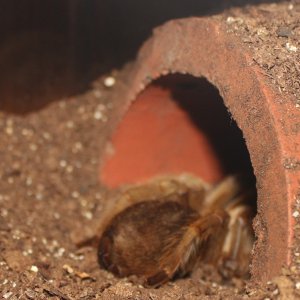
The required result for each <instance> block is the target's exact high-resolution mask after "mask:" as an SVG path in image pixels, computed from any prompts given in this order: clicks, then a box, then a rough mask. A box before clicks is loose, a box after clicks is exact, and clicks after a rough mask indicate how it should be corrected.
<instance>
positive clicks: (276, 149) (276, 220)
mask: <svg viewBox="0 0 300 300" xmlns="http://www.w3.org/2000/svg"><path fill="white" fill-rule="evenodd" d="M248 51H249V50H245V48H244V46H243V45H242V43H241V42H240V41H239V40H238V38H237V37H235V36H233V35H231V34H229V33H228V32H227V31H226V28H225V26H224V24H222V23H219V22H218V21H216V20H212V19H209V18H190V19H183V20H176V21H171V22H168V23H167V24H165V25H164V26H162V27H160V28H158V29H156V30H155V32H154V36H153V37H152V38H151V39H149V40H148V41H147V42H146V43H145V44H144V46H143V47H142V49H141V51H140V52H139V56H138V58H137V60H136V61H135V63H134V64H133V66H132V67H131V69H130V70H128V71H127V78H126V82H125V81H124V82H123V83H120V84H119V87H118V88H117V89H116V92H115V95H114V96H115V97H118V98H122V104H121V105H120V106H119V107H118V108H117V110H118V111H117V114H118V118H117V119H118V121H117V122H116V123H115V124H113V125H114V126H113V127H112V132H111V134H112V135H111V138H110V142H109V143H108V145H107V147H106V148H105V151H104V152H103V153H102V154H101V155H102V164H101V166H100V179H101V180H102V182H103V183H104V184H106V185H107V186H108V187H117V186H119V185H121V184H124V183H130V182H136V181H141V180H144V179H146V178H148V177H152V176H155V175H159V174H162V173H168V172H171V173H174V172H175V173H177V172H183V171H184V172H192V173H195V174H197V175H199V176H201V177H203V178H205V179H206V180H208V181H211V182H213V181H216V180H218V179H219V178H220V177H222V176H223V175H224V173H226V172H229V171H234V170H238V169H239V166H238V164H235V163H234V161H235V159H234V158H235V156H234V155H233V156H232V154H230V149H227V150H226V149H225V150H224V151H225V152H226V151H227V152H226V155H224V156H222V154H220V153H218V149H220V148H219V147H215V145H216V144H214V143H212V141H211V139H210V136H209V134H208V132H209V129H207V128H212V127H211V126H213V125H212V124H216V125H217V128H223V125H222V124H225V123H224V122H226V120H225V119H226V118H223V117H222V116H223V115H222V114H224V111H225V110H224V109H223V108H222V105H220V104H218V105H217V106H216V107H217V109H216V110H215V111H214V109H212V108H210V112H212V115H211V120H213V122H212V121H211V122H210V125H209V126H207V127H205V126H204V127H203V126H195V122H194V121H193V120H191V119H192V118H191V112H194V113H195V112H197V110H198V112H200V111H201V109H200V108H199V107H197V105H191V107H192V108H186V107H184V108H183V107H182V105H183V106H184V103H186V102H185V101H188V100H186V99H184V98H185V97H186V96H185V97H182V98H181V102H176V101H174V100H176V99H177V97H176V93H177V94H178V90H176V89H178V81H177V82H176V80H179V82H180V85H181V88H182V82H183V83H186V82H188V84H187V85H186V86H187V90H188V89H189V88H190V87H189V86H191V85H190V83H193V84H196V85H197V84H198V85H201V84H204V85H206V87H205V88H203V89H202V91H205V93H204V94H203V95H202V96H201V97H200V96H199V94H197V95H196V96H195V95H194V94H195V91H194V92H191V91H189V92H187V91H185V92H184V94H185V95H192V96H191V98H193V96H195V97H196V98H197V99H199V97H200V100H201V101H200V102H201V103H203V99H204V100H205V103H208V105H210V104H209V103H210V102H211V101H217V102H219V103H220V99H223V100H224V103H225V105H226V107H227V109H228V110H229V112H230V113H231V115H232V117H233V119H234V120H235V121H236V122H237V124H238V127H239V128H240V129H241V131H242V133H243V136H244V138H245V140H246V145H247V148H248V150H249V153H250V158H251V163H252V166H253V169H254V174H255V176H256V179H257V192H258V213H257V216H256V218H255V221H254V228H255V231H256V235H257V243H256V245H255V249H254V257H253V264H252V274H253V279H254V280H256V281H264V280H268V279H270V278H272V277H273V276H275V275H277V274H278V273H279V272H280V269H281V266H282V265H283V264H288V263H290V261H291V253H290V251H291V250H290V248H291V246H292V244H293V238H294V236H293V224H294V222H293V216H292V208H293V205H294V202H295V200H296V196H297V192H298V191H299V190H298V189H299V177H300V163H299V162H300V151H299V149H300V142H299V140H300V135H299V131H298V132H296V131H295V130H294V129H293V128H294V127H293V122H294V120H297V119H298V120H299V119H300V113H299V111H297V109H296V108H295V107H293V106H292V104H291V101H279V100H281V99H282V97H283V95H281V94H277V92H276V91H277V89H276V88H275V87H274V86H272V84H271V83H270V82H269V80H268V78H267V77H265V76H263V75H262V72H261V70H260V69H259V67H258V66H256V65H254V64H253V63H252V58H251V53H249V52H248ZM172 73H179V74H190V75H192V76H193V77H190V76H179V77H178V76H167V77H166V78H167V79H165V80H166V81H168V82H167V83H166V82H161V81H159V82H156V81H155V80H156V79H157V78H159V77H161V76H166V75H167V74H172ZM203 77H204V78H206V79H207V80H208V82H209V83H211V84H212V85H213V86H215V87H216V88H217V89H218V91H219V93H220V95H221V97H220V96H218V95H217V94H216V92H215V91H214V90H213V86H212V85H210V84H209V83H208V82H204V81H205V80H204V79H199V78H203ZM178 78H179V79H178ZM162 80H164V79H162ZM170 81H171V82H170ZM174 81H175V83H174ZM153 82H154V84H151V83H153ZM145 87H147V88H146V89H145ZM184 88H185V87H184V84H183V89H184ZM196 90H197V88H196ZM193 93H194V94H193ZM174 95H175V96H174ZM134 100H136V101H134ZM119 103H120V102H119ZM218 107H219V108H218ZM189 109H190V110H189ZM198 120H201V118H200V117H199V119H198ZM224 127H226V126H225V125H224ZM227 128H228V126H227ZM220 132H222V130H221V129H220ZM235 132H236V133H235V134H233V135H232V134H229V135H227V133H228V132H227V133H226V132H225V133H224V134H223V135H222V134H221V135H220V134H219V135H218V134H214V135H212V136H213V137H214V138H216V139H217V137H218V136H219V137H220V138H221V139H222V140H223V141H224V143H226V140H227V137H229V141H228V143H229V144H230V143H231V144H232V145H234V146H233V148H231V149H236V150H237V152H236V153H235V154H236V155H240V153H242V155H241V156H240V157H239V156H236V158H237V160H238V161H241V162H242V164H244V165H243V167H242V168H244V167H245V168H251V167H249V166H247V153H246V152H247V151H246V150H245V149H242V148H243V146H238V145H241V142H238V141H241V136H240V135H239V133H238V132H237V131H236V130H235ZM233 136H235V137H234V138H232V137H233ZM239 147H241V148H239ZM219 152H220V151H219ZM221 152H222V151H221ZM227 160H231V161H230V164H229V165H230V166H231V168H232V170H230V167H229V168H228V166H227V167H226V165H224V162H226V161H227Z"/></svg>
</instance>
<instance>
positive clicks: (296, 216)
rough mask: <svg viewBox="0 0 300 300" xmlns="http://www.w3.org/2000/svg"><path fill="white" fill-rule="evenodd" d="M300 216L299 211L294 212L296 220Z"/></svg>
mask: <svg viewBox="0 0 300 300" xmlns="http://www.w3.org/2000/svg"><path fill="white" fill-rule="evenodd" d="M299 215H300V213H299V211H297V210H296V211H294V212H293V217H294V218H298V217H299Z"/></svg>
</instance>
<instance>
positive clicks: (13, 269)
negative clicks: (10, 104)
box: [0, 3, 300, 300]
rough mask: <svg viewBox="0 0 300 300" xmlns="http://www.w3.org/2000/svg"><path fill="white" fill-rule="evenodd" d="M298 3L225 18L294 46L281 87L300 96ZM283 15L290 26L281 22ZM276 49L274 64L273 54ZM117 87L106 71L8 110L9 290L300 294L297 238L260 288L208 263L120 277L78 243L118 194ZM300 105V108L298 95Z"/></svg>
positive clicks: (5, 230)
mask: <svg viewBox="0 0 300 300" xmlns="http://www.w3.org/2000/svg"><path fill="white" fill-rule="evenodd" d="M290 4H291V3H289V4H280V5H279V4H276V5H275V4H274V5H264V6H261V7H260V8H259V9H254V8H252V9H249V11H243V12H242V11H231V12H228V16H232V17H233V19H228V17H225V19H224V22H227V23H228V24H229V23H230V24H229V25H228V26H229V29H231V30H233V31H235V32H237V34H239V35H241V37H244V38H245V43H249V44H251V45H252V47H254V46H253V45H254V44H255V45H260V44H259V43H262V45H264V44H268V45H270V44H271V42H274V43H275V41H277V42H276V45H277V46H278V47H281V48H282V47H283V46H282V45H283V44H284V45H285V48H284V49H285V50H283V52H281V56H280V58H279V62H281V63H280V64H279V66H278V70H279V71H280V70H281V72H282V76H280V78H281V80H282V81H281V82H280V83H279V86H280V88H281V89H282V90H283V91H284V92H286V93H294V94H296V95H298V99H299V76H300V75H299V69H298V67H299V65H297V64H296V63H295V62H298V63H299V61H300V60H299V53H300V45H299V30H300V25H299V11H298V12H297V9H299V8H297V5H296V3H294V6H293V8H292V9H290V7H289V6H288V5H290ZM283 10H284V13H282V11H283ZM237 15H238V17H239V18H240V19H241V20H242V21H241V20H240V19H237ZM297 16H298V17H297ZM276 18H277V19H276ZM275 19H276V20H275ZM256 20H260V21H259V22H258V21H256ZM262 20H263V21H262ZM249 24H250V25H251V26H250V25H249ZM279 24H281V25H282V26H284V28H283V27H282V28H281V29H280V28H278V25H279ZM234 26H235V27H234ZM286 28H288V29H286ZM278 30H279V31H278ZM249 32H250V33H249ZM275 32H277V35H275V34H274V33H275ZM289 32H291V34H290V33H289ZM271 33H272V34H271ZM285 35H289V36H287V37H285ZM258 36H259V37H258ZM264 39H265V40H264ZM266 39H267V40H266ZM286 43H289V45H290V46H295V47H298V52H296V53H294V51H293V50H289V49H294V48H291V47H290V46H286ZM272 49H273V48H272ZM254 50H255V53H256V54H255V57H254V61H255V62H257V63H258V64H259V65H261V66H263V67H264V66H265V67H264V68H266V73H267V74H269V75H270V76H272V77H271V78H273V79H274V80H277V81H276V82H278V79H276V78H277V77H276V76H277V75H276V74H278V71H276V68H277V65H276V64H275V69H274V67H272V68H270V65H272V60H273V59H274V55H273V54H272V52H270V51H269V50H270V49H269V48H263V47H258V46H257V47H256V48H255V47H254ZM267 55H268V56H267ZM266 57H268V60H267V61H268V62H270V63H265V59H266ZM297 57H298V59H296V58H297ZM276 61H278V60H276ZM265 64H266V65H265ZM290 64H292V65H293V69H292V70H293V71H289V72H287V71H284V70H287V69H288V70H290V69H291V66H290ZM268 66H269V67H268ZM272 70H274V72H275V73H276V74H275V73H274V74H273V73H272V72H273V71H272ZM297 72H298V73H297ZM114 76H115V78H116V80H117V84H118V82H120V81H122V77H123V76H124V74H118V73H114ZM127 80H128V79H127ZM297 80H298V81H297ZM297 82H298V83H297ZM297 84H298V85H297ZM297 87H298V88H297ZM112 90H113V88H110V89H109V88H105V87H104V85H103V78H99V80H98V81H97V82H95V83H94V84H93V86H92V87H91V89H90V90H88V91H86V92H85V93H84V94H80V95H77V96H76V97H69V98H64V99H61V100H57V101H56V102H53V103H52V104H50V105H48V106H46V107H44V108H43V109H41V110H39V111H35V112H33V111H32V112H31V113H29V114H26V115H17V114H14V113H13V112H12V111H10V112H8V111H7V110H2V111H0V139H1V144H0V154H1V160H0V166H1V167H0V179H1V180H0V205H1V208H0V251H1V253H0V292H1V295H2V297H3V298H4V299H153V300H154V299H199V298H200V299H248V298H250V299H276V298H278V297H281V299H295V298H296V297H297V295H298V296H299V297H300V275H299V274H300V271H299V266H300V264H299V263H300V262H299V258H298V257H299V251H298V249H299V247H300V246H299V245H300V242H299V243H297V244H296V245H295V251H294V255H295V259H294V263H293V265H292V266H291V267H289V268H288V269H287V268H284V269H283V276H280V277H277V278H275V279H274V281H273V282H269V283H268V284H266V285H264V286H262V287H260V288H258V287H257V286H253V285H252V284H251V283H250V282H244V281H242V280H239V279H233V280H232V281H230V282H223V281H222V279H221V277H220V276H219V275H218V273H217V272H216V271H215V270H213V269H212V268H210V267H209V266H206V267H204V268H202V269H198V270H196V271H195V272H194V273H193V274H192V275H191V276H190V277H189V278H185V279H180V280H176V281H174V282H170V283H168V284H166V285H164V286H163V287H161V288H159V289H146V288H143V287H142V286H140V285H138V284H136V283H134V282H135V281H134V279H126V278H125V279H118V278H115V277H113V276H112V275H111V274H110V273H108V272H106V271H104V270H101V269H100V268H99V265H98V262H97V259H96V251H95V249H94V248H91V247H85V248H81V249H78V248H77V247H76V243H78V242H79V241H82V240H84V239H85V238H87V237H89V236H91V235H92V234H93V233H94V232H95V230H96V228H97V223H98V222H97V220H98V219H99V217H100V216H101V210H102V207H103V204H104V202H105V201H108V193H107V192H106V191H105V189H104V188H103V187H101V186H100V184H99V182H98V160H99V157H98V156H99V155H98V154H99V152H100V148H101V147H102V146H103V143H104V141H105V140H106V138H107V134H108V132H109V128H110V124H112V123H113V122H115V121H114V108H115V107H116V106H117V105H118V103H116V100H114V102H112V101H113V100H112V98H111V97H110V95H111V92H112ZM297 93H298V94H297ZM295 105H296V107H299V104H298V103H296V104H295ZM296 125H297V124H296V123H295V126H296ZM298 126H299V124H298ZM295 128H296V129H297V128H298V129H299V128H300V127H295ZM296 226H297V228H299V227H300V225H299V224H297V225H296ZM298 230H299V229H298ZM274 263H276V262H274Z"/></svg>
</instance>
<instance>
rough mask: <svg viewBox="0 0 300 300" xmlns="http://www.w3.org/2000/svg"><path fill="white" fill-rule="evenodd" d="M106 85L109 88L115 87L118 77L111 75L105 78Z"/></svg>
mask: <svg viewBox="0 0 300 300" xmlns="http://www.w3.org/2000/svg"><path fill="white" fill-rule="evenodd" d="M103 83H104V86H105V87H108V88H110V87H113V86H114V85H115V83H116V79H115V78H114V77H112V76H109V77H106V78H105V79H104V82H103Z"/></svg>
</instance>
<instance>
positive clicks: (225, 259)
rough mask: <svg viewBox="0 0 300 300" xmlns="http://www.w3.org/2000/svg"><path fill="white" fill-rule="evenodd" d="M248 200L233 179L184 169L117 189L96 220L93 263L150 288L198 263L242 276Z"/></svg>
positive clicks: (248, 246) (250, 238)
mask: <svg viewBox="0 0 300 300" xmlns="http://www.w3.org/2000/svg"><path fill="white" fill-rule="evenodd" d="M250 197H255V196H254V193H252V191H251V190H250V189H248V190H247V188H245V187H243V185H242V184H241V180H240V178H239V176H231V177H227V178H225V179H224V180H223V181H221V182H220V183H219V184H217V185H216V186H210V185H209V184H207V183H205V182H204V181H202V180H200V179H198V178H195V177H193V176H191V175H187V174H185V175H180V176H168V177H163V178H158V179H155V180H152V181H150V182H147V183H146V184H141V185H135V186H130V187H127V188H124V189H123V190H122V191H121V194H120V195H118V196H117V197H116V198H115V199H114V201H110V202H109V203H108V206H107V209H106V211H105V212H104V215H103V218H102V220H101V227H100V232H99V236H100V242H99V248H98V258H99V263H100V265H101V266H102V267H103V268H105V269H107V270H109V271H111V272H112V273H114V274H115V275H117V276H119V277H125V276H130V275H136V276H138V277H139V278H142V279H143V283H144V285H146V286H153V287H157V286H159V285H161V284H163V283H165V282H167V281H168V280H170V279H172V278H174V277H175V276H176V277H182V276H185V275H186V274H187V273H189V272H191V271H192V270H193V269H194V268H195V265H196V263H197V262H198V261H199V260H200V261H202V262H205V263H210V264H212V265H215V266H216V267H217V268H218V269H219V270H220V271H221V273H222V275H223V276H225V277H230V276H245V275H246V274H248V273H249V263H250V259H251V251H252V246H253V242H254V233H253V229H252V226H251V223H252V218H253V208H252V207H251V206H250V205H249V204H248V203H249V201H248V200H249V199H250Z"/></svg>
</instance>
